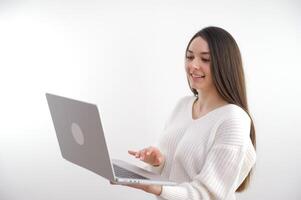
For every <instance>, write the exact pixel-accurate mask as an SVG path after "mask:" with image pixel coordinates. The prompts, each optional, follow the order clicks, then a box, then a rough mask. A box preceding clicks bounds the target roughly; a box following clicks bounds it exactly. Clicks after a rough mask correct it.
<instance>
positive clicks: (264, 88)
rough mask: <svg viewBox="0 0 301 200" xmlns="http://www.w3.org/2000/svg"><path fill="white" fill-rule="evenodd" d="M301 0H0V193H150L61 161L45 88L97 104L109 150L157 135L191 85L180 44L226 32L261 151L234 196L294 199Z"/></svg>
mask: <svg viewBox="0 0 301 200" xmlns="http://www.w3.org/2000/svg"><path fill="white" fill-rule="evenodd" d="M300 11H301V3H300V1H297V0H296V1H289V0H283V1H259V0H254V1H245V2H243V1H227V2H226V1H221V2H217V1H182V2H181V3H180V2H178V3H177V2H175V1H164V2H163V1H159V0H155V1H151V2H149V1H148V2H143V3H142V1H79V0H78V1H71V0H62V1H59V0H56V1H55V0H54V1H50V0H49V1H0V68H1V71H0V95H1V98H0V199H1V200H20V199H22V200H35V199H43V200H50V199H56V200H60V199H74V200H76V199H90V200H92V199H122V198H126V199H154V197H153V196H152V195H149V194H146V193H144V192H142V191H138V190H133V189H130V188H127V187H121V186H112V185H110V184H109V183H108V181H106V180H104V179H103V178H101V177H99V176H97V175H95V174H93V173H91V172H89V171H87V170H84V169H82V168H80V167H77V166H75V165H73V164H71V163H68V162H67V161H65V160H63V158H62V157H61V155H60V151H59V146H58V143H57V139H56V136H55V132H54V128H53V125H52V121H51V118H50V113H49V110H48V106H47V103H46V99H45V96H44V94H45V92H50V93H55V94H59V95H63V96H67V97H72V98H76V99H81V100H84V101H88V102H92V103H96V104H97V105H98V106H99V109H100V114H101V117H102V122H103V126H104V129H105V132H106V136H107V140H108V143H109V147H110V150H111V154H112V155H113V156H114V157H117V158H122V159H125V160H128V161H130V162H136V161H135V160H134V159H132V158H130V157H129V156H128V155H127V150H128V149H139V148H142V147H144V146H147V145H149V144H151V143H154V142H155V141H156V139H157V138H158V136H159V134H160V133H161V130H162V128H163V125H164V123H165V120H166V119H167V116H168V115H169V114H170V112H171V110H172V108H173V107H174V105H175V103H176V102H177V100H178V99H179V98H180V97H182V96H184V95H189V94H191V93H190V90H189V88H188V85H187V81H186V78H185V73H184V51H185V48H186V45H187V43H188V41H189V39H190V38H191V37H192V35H193V34H194V33H195V32H197V31H198V30H199V29H201V28H203V27H205V26H209V25H214V26H220V27H222V28H224V29H226V30H227V31H229V32H230V33H231V34H232V35H233V36H234V38H235V39H236V41H237V43H238V45H239V47H240V49H241V52H242V56H243V61H244V68H245V74H246V80H247V89H248V98H249V104H250V110H251V113H252V115H253V117H254V121H255V125H256V128H257V140H258V149H257V153H258V160H257V164H256V169H255V171H254V177H253V181H252V183H251V187H250V189H249V190H248V191H247V192H245V193H243V194H240V195H238V199H242V200H251V199H252V200H253V199H257V200H267V199H273V200H278V199H279V200H280V199H281V200H283V199H290V200H297V199H301V192H300V185H301V173H300V169H301V155H300V152H301V145H300V139H301V136H300V135H301V131H300V122H301V120H300V112H301V106H300V102H301V89H300V87H301V86H300V80H299V76H300V71H301V70H300V69H299V68H300V67H301V65H300V64H301V62H300V52H301V48H300V45H301V42H300V34H301V14H300V13H301V12H300Z"/></svg>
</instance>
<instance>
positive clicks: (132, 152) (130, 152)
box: [128, 150, 137, 156]
mask: <svg viewBox="0 0 301 200" xmlns="http://www.w3.org/2000/svg"><path fill="white" fill-rule="evenodd" d="M128 153H129V154H131V155H133V156H135V155H136V153H137V151H132V150H128Z"/></svg>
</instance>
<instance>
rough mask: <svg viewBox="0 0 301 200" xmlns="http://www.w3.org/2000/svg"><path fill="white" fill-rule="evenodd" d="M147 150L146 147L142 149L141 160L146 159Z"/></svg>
mask: <svg viewBox="0 0 301 200" xmlns="http://www.w3.org/2000/svg"><path fill="white" fill-rule="evenodd" d="M145 152H146V149H143V150H142V151H141V153H140V156H139V158H140V160H144V158H145Z"/></svg>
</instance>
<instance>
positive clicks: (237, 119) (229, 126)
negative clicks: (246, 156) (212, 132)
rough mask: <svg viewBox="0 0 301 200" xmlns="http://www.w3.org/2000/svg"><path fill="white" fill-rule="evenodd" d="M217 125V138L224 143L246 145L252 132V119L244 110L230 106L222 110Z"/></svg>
mask: <svg viewBox="0 0 301 200" xmlns="http://www.w3.org/2000/svg"><path fill="white" fill-rule="evenodd" d="M216 125H217V136H218V137H220V139H221V140H222V141H223V142H222V143H228V144H237V145H245V144H247V142H248V140H249V136H250V130H251V118H250V117H249V115H248V113H247V112H246V111H244V109H242V108H240V107H239V106H237V105H234V104H229V105H226V106H225V107H224V109H222V110H221V113H220V118H219V121H218V123H217V124H216Z"/></svg>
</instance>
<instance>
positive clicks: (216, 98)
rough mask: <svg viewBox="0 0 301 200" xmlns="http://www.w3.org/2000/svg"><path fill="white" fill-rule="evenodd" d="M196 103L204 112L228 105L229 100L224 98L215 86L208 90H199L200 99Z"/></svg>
mask: <svg viewBox="0 0 301 200" xmlns="http://www.w3.org/2000/svg"><path fill="white" fill-rule="evenodd" d="M195 104H196V107H197V109H198V110H199V111H200V112H201V113H202V112H208V111H211V110H213V109H215V108H217V107H220V106H223V105H226V104H227V102H226V101H225V100H223V99H222V97H221V96H220V95H219V94H218V92H217V90H216V89H215V88H214V89H210V90H206V91H203V90H198V99H197V101H196V103H195Z"/></svg>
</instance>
